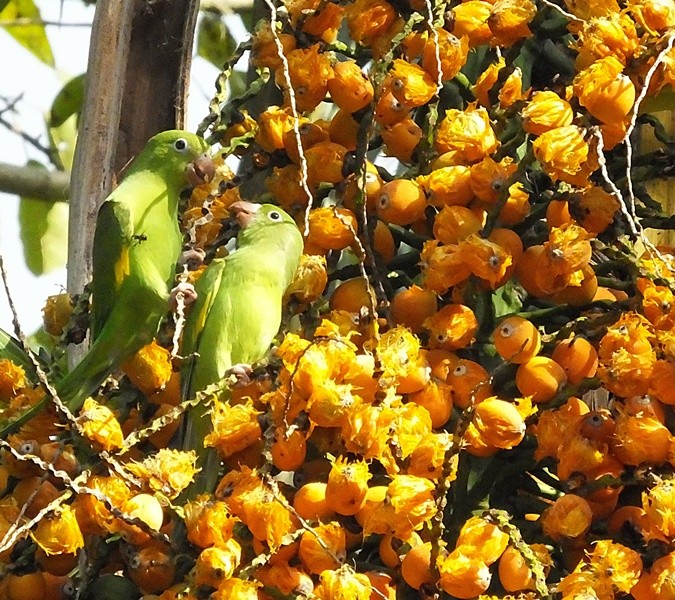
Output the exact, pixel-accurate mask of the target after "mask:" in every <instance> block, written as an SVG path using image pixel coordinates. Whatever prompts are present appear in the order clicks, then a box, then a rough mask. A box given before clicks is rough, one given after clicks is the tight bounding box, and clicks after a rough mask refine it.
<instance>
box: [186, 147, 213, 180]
mask: <svg viewBox="0 0 675 600" xmlns="http://www.w3.org/2000/svg"><path fill="white" fill-rule="evenodd" d="M215 174H216V167H215V166H214V164H213V160H211V157H210V156H209V155H208V154H207V153H206V152H204V154H200V155H199V156H198V157H197V158H195V159H194V160H193V161H192V162H191V163H190V164H189V165H188V166H187V167H186V169H185V177H186V179H187V180H188V181H189V182H190V185H193V186H198V185H202V184H204V183H208V182H209V181H211V180H212V179H213V176H214V175H215Z"/></svg>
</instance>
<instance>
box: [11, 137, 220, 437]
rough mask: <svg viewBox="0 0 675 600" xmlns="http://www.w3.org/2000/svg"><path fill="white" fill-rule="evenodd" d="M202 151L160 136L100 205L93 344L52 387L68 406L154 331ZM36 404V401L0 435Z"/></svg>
mask: <svg viewBox="0 0 675 600" xmlns="http://www.w3.org/2000/svg"><path fill="white" fill-rule="evenodd" d="M207 150H208V144H207V143H206V141H204V140H203V139H202V138H200V137H198V136H196V135H194V134H192V133H188V132H186V131H180V130H171V131H164V132H162V133H158V134H157V135H155V136H154V137H152V138H151V139H150V140H149V141H148V143H147V145H146V146H145V148H144V149H143V150H142V151H141V153H140V154H139V155H138V156H137V157H136V158H135V160H134V161H133V162H132V163H131V165H130V166H129V168H128V169H127V172H126V174H125V177H124V179H123V180H122V182H121V183H120V185H119V186H117V188H116V189H115V190H114V191H113V192H112V193H111V194H110V196H108V198H106V200H105V201H104V202H103V204H102V205H101V207H100V209H99V212H98V217H97V221H96V231H95V234H94V248H93V281H92V326H91V338H92V346H91V348H90V349H89V351H88V352H87V354H86V355H85V357H84V358H83V360H82V361H81V362H80V363H79V364H78V365H77V366H76V367H75V368H74V369H73V370H72V371H71V372H70V373H68V374H67V375H66V376H65V377H64V378H63V379H62V380H61V381H59V382H57V384H56V386H55V387H56V391H57V393H58V395H59V398H60V399H61V400H62V401H63V402H64V403H65V404H66V406H68V408H70V409H71V410H77V409H78V408H79V407H80V406H81V405H82V403H83V402H84V400H85V399H86V398H87V396H89V395H91V394H92V393H94V392H95V391H96V389H97V388H98V387H99V386H100V385H101V384H102V383H103V381H104V380H105V378H106V377H108V376H109V375H110V374H111V373H112V372H113V371H114V370H115V369H116V368H117V367H119V365H120V364H121V363H122V362H123V361H124V360H125V359H127V358H128V357H130V356H132V355H133V354H134V353H135V352H136V351H138V350H139V349H140V348H141V347H142V346H144V345H145V344H148V343H149V342H150V341H152V339H153V337H154V336H155V334H156V333H157V329H158V328H159V324H160V322H161V319H162V317H163V316H164V315H165V314H166V312H167V310H168V300H169V292H170V288H171V287H172V282H173V281H174V276H175V269H176V262H177V260H178V257H179V255H180V252H181V246H182V235H181V232H180V229H179V226H178V219H177V211H178V202H179V199H180V192H181V190H182V189H183V188H185V187H187V186H188V185H190V184H191V185H198V184H200V183H204V182H206V181H209V180H210V179H211V178H212V177H213V174H214V166H213V162H212V160H211V158H210V156H209V155H208V153H207ZM41 408H42V405H37V406H34V407H33V408H31V409H30V410H29V411H27V413H24V415H22V416H21V417H19V419H18V420H16V421H14V422H13V423H11V424H10V425H9V426H8V427H7V428H5V429H4V430H3V431H2V432H0V433H8V432H9V430H10V429H12V430H13V429H16V428H17V427H18V426H19V425H20V424H21V423H23V422H25V421H27V420H28V419H30V418H31V417H32V416H33V415H34V414H37V412H39V410H41Z"/></svg>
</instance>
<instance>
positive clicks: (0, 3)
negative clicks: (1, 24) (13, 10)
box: [0, 0, 9, 12]
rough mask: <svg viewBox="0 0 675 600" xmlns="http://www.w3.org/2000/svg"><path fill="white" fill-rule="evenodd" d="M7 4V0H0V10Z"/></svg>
mask: <svg viewBox="0 0 675 600" xmlns="http://www.w3.org/2000/svg"><path fill="white" fill-rule="evenodd" d="M8 4H9V0H0V12H2V11H3V10H4V9H5V6H7V5H8Z"/></svg>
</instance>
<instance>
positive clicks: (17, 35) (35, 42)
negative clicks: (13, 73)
mask: <svg viewBox="0 0 675 600" xmlns="http://www.w3.org/2000/svg"><path fill="white" fill-rule="evenodd" d="M0 6H2V4H1V3H0ZM18 19H26V20H28V21H35V22H36V24H35V25H4V24H3V22H11V21H16V20H18ZM41 21H42V17H41V16H40V10H39V9H38V7H37V6H35V2H33V0H9V2H7V3H6V5H5V6H4V7H3V8H2V11H0V27H4V29H5V31H6V32H7V33H9V35H11V36H12V37H13V38H14V39H15V40H16V41H17V42H19V44H21V45H22V46H24V47H25V48H27V49H28V50H30V52H32V53H33V55H34V56H35V57H36V58H38V59H40V60H41V61H42V62H43V63H45V64H47V65H49V66H50V67H53V66H54V55H53V54H52V48H51V46H50V45H49V39H48V38H47V32H46V31H45V27H44V25H40V22H41Z"/></svg>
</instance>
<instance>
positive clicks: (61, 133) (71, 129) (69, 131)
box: [47, 114, 78, 171]
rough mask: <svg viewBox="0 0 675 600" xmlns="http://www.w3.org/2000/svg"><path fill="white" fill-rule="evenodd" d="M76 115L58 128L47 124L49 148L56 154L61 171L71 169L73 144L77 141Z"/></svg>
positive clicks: (73, 151) (73, 153)
mask: <svg viewBox="0 0 675 600" xmlns="http://www.w3.org/2000/svg"><path fill="white" fill-rule="evenodd" d="M77 118H78V115H77V114H72V115H70V116H69V117H68V118H67V119H66V120H65V121H63V123H61V124H60V125H59V126H58V127H56V126H54V125H53V123H52V124H50V123H47V130H48V131H49V140H50V142H51V147H52V148H53V149H54V150H55V151H56V152H57V153H58V156H59V159H60V161H61V166H62V167H63V169H65V170H67V171H70V170H71V169H72V168H73V158H74V156H75V142H76V141H77Z"/></svg>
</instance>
